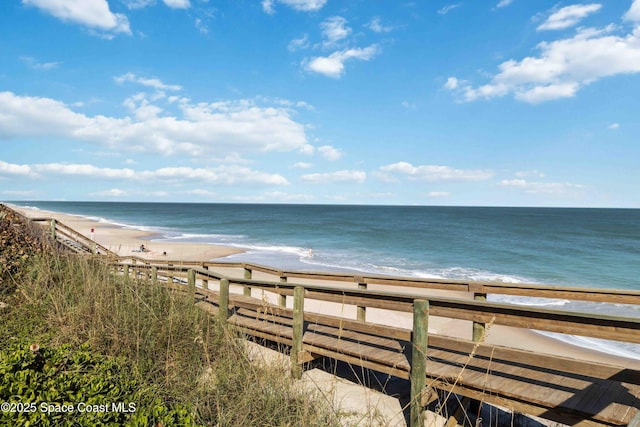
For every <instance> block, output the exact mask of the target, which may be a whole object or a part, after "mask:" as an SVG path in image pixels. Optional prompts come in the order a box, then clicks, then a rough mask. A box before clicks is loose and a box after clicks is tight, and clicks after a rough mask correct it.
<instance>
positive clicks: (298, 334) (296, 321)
mask: <svg viewBox="0 0 640 427" xmlns="http://www.w3.org/2000/svg"><path fill="white" fill-rule="evenodd" d="M303 328H304V288H303V287H302V286H296V287H295V288H293V341H292V343H291V376H292V377H293V378H295V379H297V380H299V379H300V378H302V364H301V363H300V362H299V355H300V352H301V351H302V334H303Z"/></svg>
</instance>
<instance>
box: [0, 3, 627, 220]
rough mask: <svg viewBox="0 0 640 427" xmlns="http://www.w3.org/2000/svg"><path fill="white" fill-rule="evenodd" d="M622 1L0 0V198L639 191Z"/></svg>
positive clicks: (525, 198)
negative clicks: (0, 0)
mask: <svg viewBox="0 0 640 427" xmlns="http://www.w3.org/2000/svg"><path fill="white" fill-rule="evenodd" d="M639 112H640V0H605V1H600V2H573V1H558V0H553V1H547V0H536V1H530V0H466V1H465V0H460V1H440V0H414V1H409V0H375V1H374V0H108V1H107V0H3V1H2V2H1V4H0V200H5V201H19V200H70V201H85V200H88V201H93V200H95V201H142V202H147V201H148V202H153V201H159V202H171V201H178V202H203V203H204V202H206V203H209V202H213V203H215V202H220V203H229V202H231V203H236V202H241V203H245V202H246V203H321V204H374V205H450V206H550V207H560V206H563V207H564V206H566V207H621V208H640V191H638V190H639V187H640V166H639V165H640V120H639V117H640V113H639Z"/></svg>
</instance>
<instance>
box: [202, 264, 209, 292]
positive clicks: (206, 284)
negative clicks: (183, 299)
mask: <svg viewBox="0 0 640 427" xmlns="http://www.w3.org/2000/svg"><path fill="white" fill-rule="evenodd" d="M202 268H204V269H205V270H207V271H209V266H208V265H203V266H202ZM202 289H209V277H208V276H204V277H203V278H202Z"/></svg>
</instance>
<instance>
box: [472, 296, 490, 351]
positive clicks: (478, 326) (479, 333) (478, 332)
mask: <svg viewBox="0 0 640 427" xmlns="http://www.w3.org/2000/svg"><path fill="white" fill-rule="evenodd" d="M473 299H474V300H475V301H480V302H483V301H484V302H486V301H487V294H485V293H480V292H476V293H474V294H473ZM486 329H487V328H486V325H485V324H484V323H482V322H473V341H474V342H481V341H482V340H484V335H485V334H486V332H487V331H486Z"/></svg>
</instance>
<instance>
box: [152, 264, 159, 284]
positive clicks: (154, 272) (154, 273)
mask: <svg viewBox="0 0 640 427" xmlns="http://www.w3.org/2000/svg"><path fill="white" fill-rule="evenodd" d="M151 283H153V284H154V285H157V284H158V267H156V266H153V267H151Z"/></svg>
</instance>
